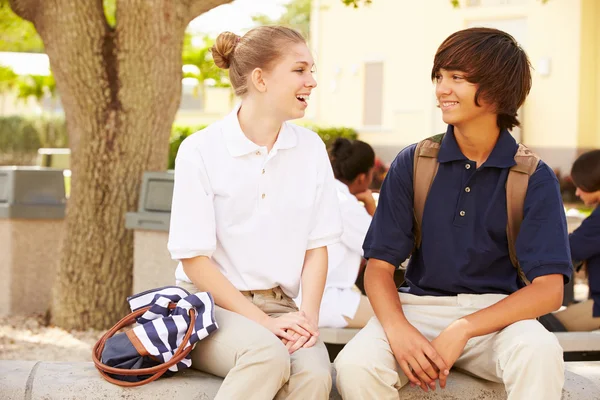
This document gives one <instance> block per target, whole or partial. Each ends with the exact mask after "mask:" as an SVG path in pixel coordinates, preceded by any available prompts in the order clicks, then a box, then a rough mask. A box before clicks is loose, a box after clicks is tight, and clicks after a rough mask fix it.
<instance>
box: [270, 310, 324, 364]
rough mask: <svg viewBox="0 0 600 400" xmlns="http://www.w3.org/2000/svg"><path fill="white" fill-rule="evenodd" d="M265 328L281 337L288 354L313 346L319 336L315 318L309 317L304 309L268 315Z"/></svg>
mask: <svg viewBox="0 0 600 400" xmlns="http://www.w3.org/2000/svg"><path fill="white" fill-rule="evenodd" d="M267 328H268V329H269V330H270V331H271V332H273V333H274V334H275V335H276V336H277V337H279V338H280V339H281V341H282V342H283V344H284V345H285V347H286V348H287V349H288V352H289V353H290V354H292V353H294V352H295V351H296V350H298V349H301V348H309V347H312V346H314V344H315V343H316V342H317V338H318V336H319V328H318V323H317V320H316V318H311V317H309V316H308V315H307V314H306V313H305V312H304V311H296V312H290V313H286V314H283V315H281V316H279V317H276V318H273V317H269V321H268V326H267Z"/></svg>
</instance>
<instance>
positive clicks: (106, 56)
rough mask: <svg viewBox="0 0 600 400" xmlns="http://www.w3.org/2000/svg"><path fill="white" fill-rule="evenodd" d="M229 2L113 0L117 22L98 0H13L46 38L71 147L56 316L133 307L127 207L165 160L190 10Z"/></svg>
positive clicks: (89, 318) (79, 323) (103, 318)
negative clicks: (148, 175)
mask: <svg viewBox="0 0 600 400" xmlns="http://www.w3.org/2000/svg"><path fill="white" fill-rule="evenodd" d="M229 1H231V0H222V1H206V0H195V1H194V0H190V1H172V0H117V23H116V26H115V27H114V28H111V27H110V26H109V25H108V24H107V22H106V17H105V15H104V11H103V8H102V0H86V1H80V0H44V1H37V0H11V6H12V7H13V10H15V12H17V13H18V14H19V15H21V16H22V17H24V18H27V19H29V20H31V22H33V23H34V26H35V27H36V29H37V31H38V33H39V34H40V36H41V37H42V40H43V41H44V46H45V48H46V52H47V54H48V56H49V59H50V66H51V68H52V72H53V74H54V76H55V80H56V84H57V88H58V91H59V93H60V95H61V100H62V103H63V107H64V110H65V116H66V121H67V129H68V133H69V140H70V146H71V150H72V156H71V170H72V177H71V188H72V189H71V197H70V198H69V202H68V205H67V216H66V221H65V222H66V232H65V236H64V240H63V245H62V255H61V260H60V264H59V266H58V276H57V278H56V281H55V284H54V288H55V290H54V298H53V307H52V321H53V323H54V324H56V325H58V326H60V327H63V328H66V329H87V328H96V329H106V328H107V327H109V326H111V325H112V324H113V323H114V322H116V321H117V320H118V319H119V318H121V317H122V316H123V315H125V314H126V313H127V312H128V306H127V303H126V297H127V296H129V295H131V288H132V267H133V234H132V232H131V231H129V230H126V229H125V213H126V212H128V211H135V210H136V208H137V202H138V196H139V188H140V183H141V176H142V173H143V172H144V171H148V170H149V171H157V170H164V168H165V166H166V163H167V152H168V138H169V134H170V131H171V125H172V123H173V120H174V118H175V113H176V112H177V109H178V106H179V101H180V97H181V76H182V74H181V65H182V62H181V53H182V46H183V37H184V31H185V28H186V27H187V24H188V23H189V21H190V20H191V19H192V18H193V17H195V16H196V15H198V14H196V15H192V11H193V10H196V11H198V10H203V7H202V5H203V4H204V5H205V6H206V5H211V8H212V7H214V6H216V5H219V4H223V3H227V2H229ZM32 7H33V9H32ZM204 11H206V10H204Z"/></svg>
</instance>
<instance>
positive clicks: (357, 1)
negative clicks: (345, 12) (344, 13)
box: [342, 0, 373, 8]
mask: <svg viewBox="0 0 600 400" xmlns="http://www.w3.org/2000/svg"><path fill="white" fill-rule="evenodd" d="M372 2H373V1H372V0H342V3H344V4H345V5H347V6H352V7H354V8H358V7H359V6H360V5H361V3H362V5H367V6H368V5H369V4H371V3H372Z"/></svg>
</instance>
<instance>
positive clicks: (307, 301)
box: [300, 247, 327, 326]
mask: <svg viewBox="0 0 600 400" xmlns="http://www.w3.org/2000/svg"><path fill="white" fill-rule="evenodd" d="M326 279H327V247H318V248H316V249H311V250H307V251H306V256H305V257H304V266H303V267H302V304H301V306H300V311H303V312H304V313H305V314H306V316H307V318H308V320H309V321H310V322H311V323H313V324H314V325H315V326H318V324H319V309H320V308H321V299H322V297H323V291H324V290H325V280H326Z"/></svg>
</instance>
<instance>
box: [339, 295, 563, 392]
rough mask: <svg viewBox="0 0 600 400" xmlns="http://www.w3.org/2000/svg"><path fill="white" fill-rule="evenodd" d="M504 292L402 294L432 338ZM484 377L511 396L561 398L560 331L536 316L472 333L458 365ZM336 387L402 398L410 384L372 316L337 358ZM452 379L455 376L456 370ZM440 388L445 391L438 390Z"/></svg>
mask: <svg viewBox="0 0 600 400" xmlns="http://www.w3.org/2000/svg"><path fill="white" fill-rule="evenodd" d="M504 297H506V296H505V295H497V294H484V295H469V294H463V295H458V296H452V297H435V296H414V295H410V294H405V293H401V294H400V301H401V302H402V309H403V310H404V314H405V315H406V318H407V319H408V321H409V322H410V323H411V324H412V325H413V326H415V327H416V328H417V329H418V330H419V331H420V332H421V333H422V334H423V335H424V336H425V337H426V338H427V339H428V340H433V339H435V338H436V337H437V336H438V335H439V333H440V332H441V331H443V330H444V329H445V328H446V327H447V326H448V325H450V323H452V322H453V321H455V320H456V319H458V318H461V317H463V316H465V315H469V314H472V313H474V312H476V311H478V310H480V309H482V308H486V307H489V306H491V305H492V304H494V303H496V302H498V301H500V300H501V299H503V298H504ZM454 367H456V368H459V369H461V370H463V371H465V372H467V373H470V374H472V375H475V376H478V377H480V378H483V379H486V380H489V381H493V382H504V385H505V386H506V391H507V393H508V398H509V399H512V400H516V399H519V400H525V399H526V400H534V399H544V400H553V399H560V397H561V391H562V387H563V384H564V363H563V351H562V348H561V347H560V345H559V343H558V340H557V339H556V336H555V335H554V334H552V333H550V332H548V331H547V330H546V329H545V328H544V327H543V326H542V325H541V324H540V323H539V322H538V321H536V320H524V321H519V322H517V323H514V324H512V325H510V326H508V327H506V328H504V329H503V330H501V331H499V332H496V333H492V334H489V335H485V336H481V337H477V338H473V339H471V340H469V341H468V342H467V345H466V347H465V350H464V352H463V354H462V355H461V356H460V358H459V359H458V360H457V361H456V363H455V364H454ZM335 368H336V370H337V381H336V383H337V389H338V391H339V392H340V394H341V395H342V397H343V398H344V399H345V400H348V399H398V398H399V395H398V390H399V389H400V388H401V387H402V386H404V385H406V384H407V383H408V378H407V377H406V375H404V373H403V372H402V370H401V369H400V367H399V365H398V363H397V362H396V359H395V357H394V354H393V353H392V350H391V349H390V345H389V342H388V339H387V337H386V334H385V332H384V330H383V327H382V326H381V324H380V323H379V321H378V320H377V317H373V318H372V319H371V320H370V321H369V323H368V324H367V326H366V327H365V328H364V329H363V330H361V331H360V332H359V333H358V334H357V335H356V336H355V337H354V338H353V339H352V340H351V341H350V342H349V343H348V344H347V345H346V346H345V347H344V349H343V350H342V352H341V353H340V354H339V355H338V357H337V359H336V360H335ZM448 380H449V381H451V380H452V371H451V372H450V376H449V377H448ZM436 390H443V389H439V386H438V389H436Z"/></svg>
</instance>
